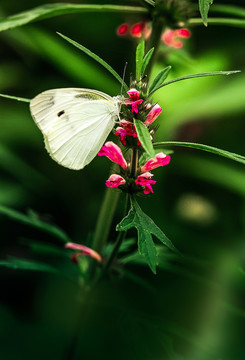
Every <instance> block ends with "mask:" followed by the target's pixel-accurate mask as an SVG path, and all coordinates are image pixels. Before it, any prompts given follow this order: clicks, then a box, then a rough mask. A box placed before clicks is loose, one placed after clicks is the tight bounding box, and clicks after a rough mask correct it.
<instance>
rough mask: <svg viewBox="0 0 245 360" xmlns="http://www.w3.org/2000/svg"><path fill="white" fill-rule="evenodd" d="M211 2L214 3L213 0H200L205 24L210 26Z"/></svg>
mask: <svg viewBox="0 0 245 360" xmlns="http://www.w3.org/2000/svg"><path fill="white" fill-rule="evenodd" d="M211 4H213V0H199V9H200V13H201V17H202V21H203V23H204V25H205V26H208V10H209V6H210V5H211Z"/></svg>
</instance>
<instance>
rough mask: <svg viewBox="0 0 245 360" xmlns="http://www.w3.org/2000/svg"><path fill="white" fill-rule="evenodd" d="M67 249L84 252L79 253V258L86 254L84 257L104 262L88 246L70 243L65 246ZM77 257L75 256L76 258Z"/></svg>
mask: <svg viewBox="0 0 245 360" xmlns="http://www.w3.org/2000/svg"><path fill="white" fill-rule="evenodd" d="M65 248H66V249H74V250H82V253H78V255H77V256H80V255H82V254H84V255H88V256H90V257H92V258H94V259H96V260H97V261H99V262H101V261H102V257H101V256H100V255H99V254H98V253H97V252H96V251H94V250H92V249H90V248H88V247H87V246H84V245H80V244H76V243H72V242H69V243H67V244H65ZM77 256H75V258H76V257H77ZM74 260H75V259H74Z"/></svg>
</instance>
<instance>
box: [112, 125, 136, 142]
mask: <svg viewBox="0 0 245 360" xmlns="http://www.w3.org/2000/svg"><path fill="white" fill-rule="evenodd" d="M120 125H121V126H119V127H117V128H116V132H115V135H119V136H120V141H121V143H122V144H123V145H126V137H127V136H132V137H134V138H137V145H141V143H140V141H139V139H138V137H137V133H136V130H135V126H134V124H133V123H131V122H129V121H126V120H121V122H120Z"/></svg>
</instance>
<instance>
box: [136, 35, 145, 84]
mask: <svg viewBox="0 0 245 360" xmlns="http://www.w3.org/2000/svg"><path fill="white" fill-rule="evenodd" d="M144 55H145V41H144V40H142V41H141V42H140V43H139V45H138V46H137V49H136V80H137V81H140V77H141V73H142V66H143V59H144Z"/></svg>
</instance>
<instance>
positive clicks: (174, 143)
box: [153, 141, 245, 164]
mask: <svg viewBox="0 0 245 360" xmlns="http://www.w3.org/2000/svg"><path fill="white" fill-rule="evenodd" d="M153 146H154V147H164V146H167V147H169V146H170V147H171V146H182V147H188V148H192V149H198V150H203V151H207V152H211V153H213V154H215V155H219V156H223V157H226V158H228V159H231V160H234V161H237V162H240V163H242V164H245V156H242V155H239V154H235V153H231V152H229V151H226V150H222V149H218V148H216V147H213V146H209V145H203V144H197V143H189V142H182V141H162V142H157V143H154V145H153Z"/></svg>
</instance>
